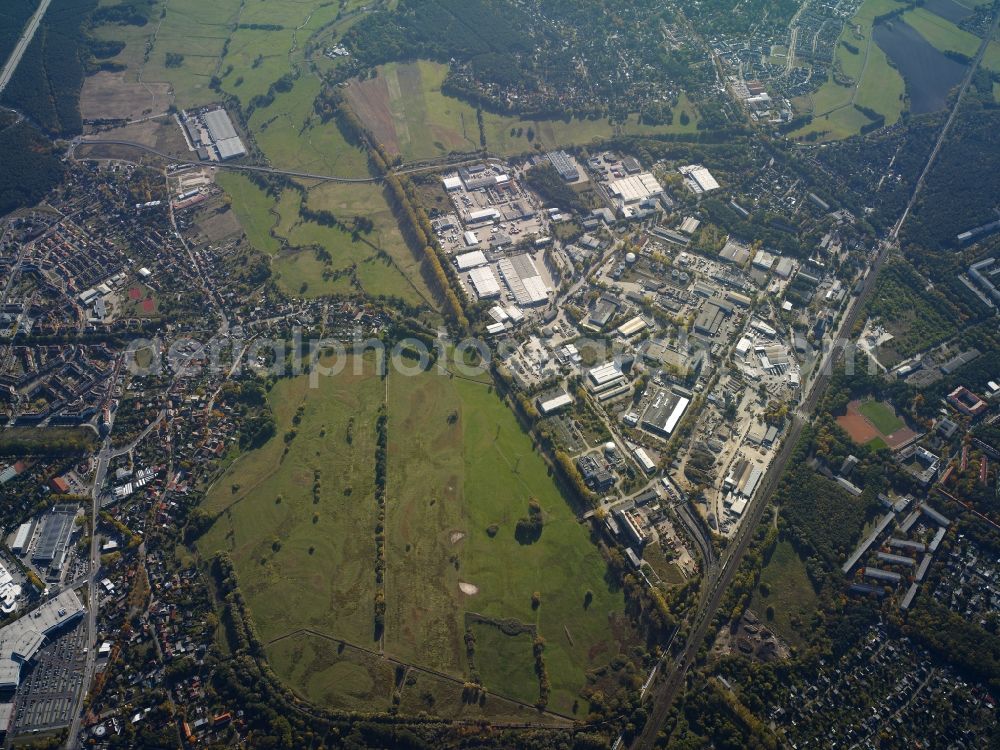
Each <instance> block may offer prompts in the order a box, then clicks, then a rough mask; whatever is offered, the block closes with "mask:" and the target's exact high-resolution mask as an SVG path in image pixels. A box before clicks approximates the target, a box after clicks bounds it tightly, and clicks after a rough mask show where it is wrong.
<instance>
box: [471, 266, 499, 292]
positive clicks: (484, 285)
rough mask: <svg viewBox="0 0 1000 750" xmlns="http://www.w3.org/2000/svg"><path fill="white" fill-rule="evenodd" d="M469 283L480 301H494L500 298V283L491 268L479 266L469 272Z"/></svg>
mask: <svg viewBox="0 0 1000 750" xmlns="http://www.w3.org/2000/svg"><path fill="white" fill-rule="evenodd" d="M469 283H470V284H472V288H473V289H474V290H475V292H476V296H477V297H479V299H493V298H495V297H499V296H500V282H498V281H497V277H496V276H494V275H493V269H492V268H490V267H489V266H479V267H478V268H473V269H472V270H471V271H469Z"/></svg>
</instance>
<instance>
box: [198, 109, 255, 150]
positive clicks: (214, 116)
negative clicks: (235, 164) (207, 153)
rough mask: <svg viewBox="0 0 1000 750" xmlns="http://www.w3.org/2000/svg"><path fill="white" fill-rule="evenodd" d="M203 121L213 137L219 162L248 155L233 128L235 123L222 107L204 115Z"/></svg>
mask: <svg viewBox="0 0 1000 750" xmlns="http://www.w3.org/2000/svg"><path fill="white" fill-rule="evenodd" d="M202 119H203V120H204V121H205V127H206V128H208V134H209V135H210V136H211V137H212V143H213V145H214V146H215V151H216V153H217V154H218V155H219V161H226V160H227V159H235V158H236V157H237V156H245V155H246V153H247V150H246V148H244V146H243V141H241V140H240V137H239V136H238V135H237V134H236V128H234V127H233V122H232V120H230V119H229V115H228V114H226V110H224V109H222V108H221V107H220V108H219V109H213V110H211V111H209V112H206V113H205V114H204V115H202Z"/></svg>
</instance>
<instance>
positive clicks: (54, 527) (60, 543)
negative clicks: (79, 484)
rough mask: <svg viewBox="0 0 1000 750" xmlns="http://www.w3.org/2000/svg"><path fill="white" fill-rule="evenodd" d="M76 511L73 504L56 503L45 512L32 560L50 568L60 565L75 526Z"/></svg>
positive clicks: (67, 549) (56, 568) (55, 568)
mask: <svg viewBox="0 0 1000 750" xmlns="http://www.w3.org/2000/svg"><path fill="white" fill-rule="evenodd" d="M76 512H77V506H75V505H57V506H55V507H54V508H53V509H52V510H51V511H50V512H48V513H46V514H45V516H44V517H43V518H42V528H41V532H40V533H39V537H38V544H36V545H35V552H34V554H32V556H31V559H32V561H34V562H35V563H39V564H45V565H48V566H49V567H50V569H52V570H58V569H59V568H61V567H62V565H63V563H64V562H65V560H66V553H67V552H68V551H69V540H70V537H71V536H72V535H73V529H74V528H75V524H74V521H75V519H76Z"/></svg>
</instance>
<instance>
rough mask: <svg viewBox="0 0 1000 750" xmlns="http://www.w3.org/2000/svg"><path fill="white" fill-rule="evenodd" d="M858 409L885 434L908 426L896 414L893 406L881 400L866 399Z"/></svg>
mask: <svg viewBox="0 0 1000 750" xmlns="http://www.w3.org/2000/svg"><path fill="white" fill-rule="evenodd" d="M858 411H860V412H861V413H862V414H864V415H865V418H866V419H867V420H868V421H869V422H871V423H872V424H873V425H875V429H876V430H878V431H879V432H881V433H882V434H883V435H891V434H892V433H894V432H895V431H896V430H899V429H902V428H903V427H905V426H906V424H905V423H904V422H903V420H902V419H900V418H899V417H897V416H896V412H895V410H894V409H893V408H892V407H891V406H889V405H888V404H883V403H882V402H880V401H865V402H864V403H863V404H861V406H859V407H858Z"/></svg>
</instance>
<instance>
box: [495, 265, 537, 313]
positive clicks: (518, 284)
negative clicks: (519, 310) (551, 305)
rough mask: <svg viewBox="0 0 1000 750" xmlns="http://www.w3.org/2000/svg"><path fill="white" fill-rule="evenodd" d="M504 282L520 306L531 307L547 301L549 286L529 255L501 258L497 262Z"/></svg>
mask: <svg viewBox="0 0 1000 750" xmlns="http://www.w3.org/2000/svg"><path fill="white" fill-rule="evenodd" d="M497 266H498V268H499V269H500V275H501V276H502V277H503V280H504V283H506V284H507V287H508V288H509V289H510V291H511V294H513V295H514V299H515V300H516V301H517V304H519V305H520V306H521V307H531V306H532V305H540V304H543V303H545V302H548V301H549V286H548V284H546V283H545V280H544V279H543V278H542V275H541V274H540V273H539V272H538V268H537V267H536V266H535V262H534V261H533V260H532V259H531V256H529V255H515V256H514V257H512V258H503V259H501V260H500V262H499V263H498V264H497Z"/></svg>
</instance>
